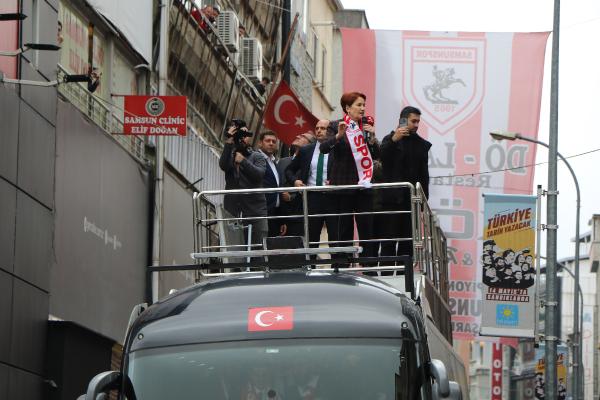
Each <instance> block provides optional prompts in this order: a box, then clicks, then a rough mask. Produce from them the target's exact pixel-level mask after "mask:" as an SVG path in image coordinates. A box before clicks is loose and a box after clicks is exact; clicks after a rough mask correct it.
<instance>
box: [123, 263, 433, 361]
mask: <svg viewBox="0 0 600 400" xmlns="http://www.w3.org/2000/svg"><path fill="white" fill-rule="evenodd" d="M417 314H421V313H420V312H419V310H418V306H417V305H415V303H414V302H413V301H412V300H410V299H408V297H406V296H405V295H404V294H403V293H401V292H400V291H398V290H397V289H395V288H393V287H391V286H389V285H387V284H385V283H383V282H380V281H378V280H376V279H370V278H369V277H364V276H360V275H356V274H351V273H332V272H320V271H318V270H312V271H310V272H307V271H301V270H298V271H285V272H271V273H257V274H256V275H237V276H229V277H223V278H216V279H208V280H206V281H204V282H201V283H199V284H197V285H194V286H192V287H189V288H187V289H184V290H182V291H179V292H177V293H175V294H173V295H171V296H169V297H167V298H165V299H164V300H162V301H160V302H158V303H156V304H154V305H153V306H151V307H150V308H148V310H146V311H145V312H144V313H143V314H142V315H140V317H139V318H138V319H137V321H136V322H135V323H134V325H133V326H132V328H131V333H130V335H129V340H128V341H129V344H128V347H129V351H135V350H139V349H143V348H153V347H161V346H172V345H182V344H192V343H210V342H223V341H240V340H255V339H280V338H335V337H337V338H339V337H343V338H362V337H364V338H375V337H379V338H400V337H401V336H402V333H401V330H402V329H403V328H404V329H406V328H408V329H409V330H410V332H411V333H412V337H413V338H418V339H420V337H419V336H421V334H419V333H417V332H422V329H421V328H419V327H417V326H415V325H421V324H420V323H419V322H417V320H416V319H418V317H416V315H417ZM405 335H406V331H405Z"/></svg>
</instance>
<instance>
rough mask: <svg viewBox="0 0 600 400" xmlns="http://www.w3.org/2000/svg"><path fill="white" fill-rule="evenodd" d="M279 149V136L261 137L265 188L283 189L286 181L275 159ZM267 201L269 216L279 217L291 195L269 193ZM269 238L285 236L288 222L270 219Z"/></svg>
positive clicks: (271, 133)
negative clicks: (282, 206) (284, 203)
mask: <svg viewBox="0 0 600 400" xmlns="http://www.w3.org/2000/svg"><path fill="white" fill-rule="evenodd" d="M278 147H279V141H278V140H277V136H276V135H275V133H273V132H263V133H261V135H260V136H259V142H258V148H259V150H258V151H259V152H260V153H262V155H263V156H264V157H265V159H266V162H267V165H266V169H265V175H264V177H263V187H264V188H278V187H282V183H283V181H284V179H283V175H282V173H281V171H280V170H279V168H278V167H277V159H276V158H275V152H276V151H277V148H278ZM265 198H266V200H267V216H269V217H277V216H280V215H281V205H282V203H283V202H284V201H285V202H288V201H290V194H289V193H287V192H285V193H275V192H274V193H267V194H265ZM268 226H269V236H270V237H273V236H282V235H285V233H286V230H287V226H286V220H285V219H282V218H269V219H268Z"/></svg>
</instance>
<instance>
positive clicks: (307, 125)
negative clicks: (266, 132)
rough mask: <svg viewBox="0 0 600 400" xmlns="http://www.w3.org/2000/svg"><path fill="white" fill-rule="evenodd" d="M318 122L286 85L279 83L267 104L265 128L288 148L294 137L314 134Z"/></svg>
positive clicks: (283, 82) (282, 82)
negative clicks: (308, 133) (273, 133)
mask: <svg viewBox="0 0 600 400" xmlns="http://www.w3.org/2000/svg"><path fill="white" fill-rule="evenodd" d="M318 121H319V119H318V118H317V117H315V116H314V115H312V113H311V112H310V111H309V110H308V109H307V108H306V107H304V105H303V104H302V103H301V102H300V100H298V97H296V95H295V94H294V92H293V91H292V89H290V87H289V86H288V85H287V83H285V81H281V83H279V85H278V86H277V88H276V89H275V91H274V92H273V94H272V95H271V98H270V99H269V103H268V104H267V108H266V110H265V118H264V124H265V126H266V127H267V128H268V129H270V130H272V131H273V132H275V133H276V134H277V137H278V138H279V139H280V140H281V141H282V142H283V143H285V144H287V145H288V146H289V145H291V144H292V142H293V141H294V139H295V138H296V136H298V135H300V134H302V133H306V132H311V133H312V134H314V130H315V125H317V122H318Z"/></svg>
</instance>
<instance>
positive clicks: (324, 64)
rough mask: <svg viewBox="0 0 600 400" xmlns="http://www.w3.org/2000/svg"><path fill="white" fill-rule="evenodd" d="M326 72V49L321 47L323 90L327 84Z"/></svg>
mask: <svg viewBox="0 0 600 400" xmlns="http://www.w3.org/2000/svg"><path fill="white" fill-rule="evenodd" d="M326 71H327V49H325V46H321V71H320V72H321V79H319V82H321V88H322V89H323V90H325V82H327V75H326V74H325V73H326Z"/></svg>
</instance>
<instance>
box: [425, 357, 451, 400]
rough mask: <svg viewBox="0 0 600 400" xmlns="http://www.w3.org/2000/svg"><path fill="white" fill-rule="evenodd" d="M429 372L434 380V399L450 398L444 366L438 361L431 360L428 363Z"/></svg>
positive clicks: (448, 383)
mask: <svg viewBox="0 0 600 400" xmlns="http://www.w3.org/2000/svg"><path fill="white" fill-rule="evenodd" d="M429 372H430V374H431V376H432V377H433V379H434V381H435V382H434V384H433V390H434V394H433V395H434V398H439V399H444V398H447V397H448V396H450V382H449V380H448V372H447V371H446V366H445V365H444V363H443V362H441V361H440V360H436V359H432V360H431V362H430V363H429Z"/></svg>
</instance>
